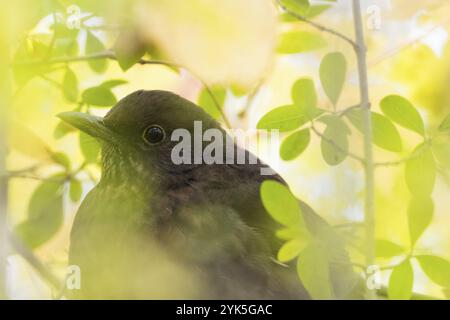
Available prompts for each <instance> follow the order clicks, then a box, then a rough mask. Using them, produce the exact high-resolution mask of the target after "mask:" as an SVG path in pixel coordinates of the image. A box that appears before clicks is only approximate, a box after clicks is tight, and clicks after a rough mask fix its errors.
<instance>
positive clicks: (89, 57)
mask: <svg viewBox="0 0 450 320" xmlns="http://www.w3.org/2000/svg"><path fill="white" fill-rule="evenodd" d="M98 59H111V60H117V57H116V55H115V54H114V53H113V52H111V51H104V52H98V53H93V54H89V55H84V56H78V57H61V58H54V59H50V60H40V61H26V62H20V63H15V64H14V66H21V67H25V66H37V65H48V64H56V63H72V62H81V61H88V60H98ZM138 64H140V65H165V66H168V67H172V68H177V69H185V70H187V71H189V72H190V73H191V74H192V75H194V76H195V77H196V78H197V79H199V81H200V82H201V83H202V85H203V86H204V87H205V88H206V90H207V92H208V94H209V95H210V96H211V99H212V100H213V103H214V106H215V107H216V109H217V111H218V112H220V115H221V117H222V119H223V121H224V123H225V125H226V126H227V127H228V128H231V124H230V121H229V120H228V118H227V116H226V115H225V113H224V112H223V109H222V107H221V106H220V104H219V103H218V101H217V99H216V98H215V96H214V94H213V92H212V90H211V88H210V87H209V86H208V85H207V84H206V82H205V81H204V80H203V79H201V78H200V77H199V76H198V75H196V74H195V73H193V72H192V71H190V70H188V69H187V68H185V67H183V66H181V65H178V64H176V63H173V62H168V61H162V60H146V59H140V60H139V61H138Z"/></svg>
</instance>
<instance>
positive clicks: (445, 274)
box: [416, 255, 450, 288]
mask: <svg viewBox="0 0 450 320" xmlns="http://www.w3.org/2000/svg"><path fill="white" fill-rule="evenodd" d="M416 258H417V261H419V264H420V266H421V268H422V270H423V272H425V274H426V275H427V276H428V278H430V279H431V281H433V282H434V283H436V284H438V285H440V286H442V287H445V288H450V262H449V261H448V260H445V259H443V258H440V257H437V256H431V255H421V256H416Z"/></svg>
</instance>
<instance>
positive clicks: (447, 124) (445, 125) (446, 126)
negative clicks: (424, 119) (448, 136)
mask: <svg viewBox="0 0 450 320" xmlns="http://www.w3.org/2000/svg"><path fill="white" fill-rule="evenodd" d="M449 130H450V114H449V115H448V116H447V117H446V118H445V119H444V121H442V122H441V124H440V125H439V131H449Z"/></svg>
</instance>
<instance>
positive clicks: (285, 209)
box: [260, 180, 304, 226]
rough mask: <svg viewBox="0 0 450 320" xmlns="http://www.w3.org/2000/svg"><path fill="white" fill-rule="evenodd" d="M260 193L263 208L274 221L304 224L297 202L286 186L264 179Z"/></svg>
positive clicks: (297, 224)
mask: <svg viewBox="0 0 450 320" xmlns="http://www.w3.org/2000/svg"><path fill="white" fill-rule="evenodd" d="M260 193H261V201H262V203H263V205H264V208H265V209H266V210H267V212H268V213H269V214H270V215H271V216H272V218H273V219H274V220H275V221H277V222H279V223H280V224H282V225H285V226H304V222H303V217H302V212H301V209H300V205H299V202H298V200H297V198H295V197H294V195H293V194H292V193H291V191H290V190H289V189H288V188H287V187H286V186H284V185H283V184H281V183H279V182H276V181H273V180H266V181H264V182H263V183H262V184H261V189H260Z"/></svg>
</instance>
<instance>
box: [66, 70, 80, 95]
mask: <svg viewBox="0 0 450 320" xmlns="http://www.w3.org/2000/svg"><path fill="white" fill-rule="evenodd" d="M62 86H63V93H64V97H65V98H66V99H67V100H68V101H70V102H76V101H77V98H78V79H77V76H76V75H75V73H74V72H73V71H72V70H71V69H70V68H66V72H65V74H64V78H63V83H62Z"/></svg>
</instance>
